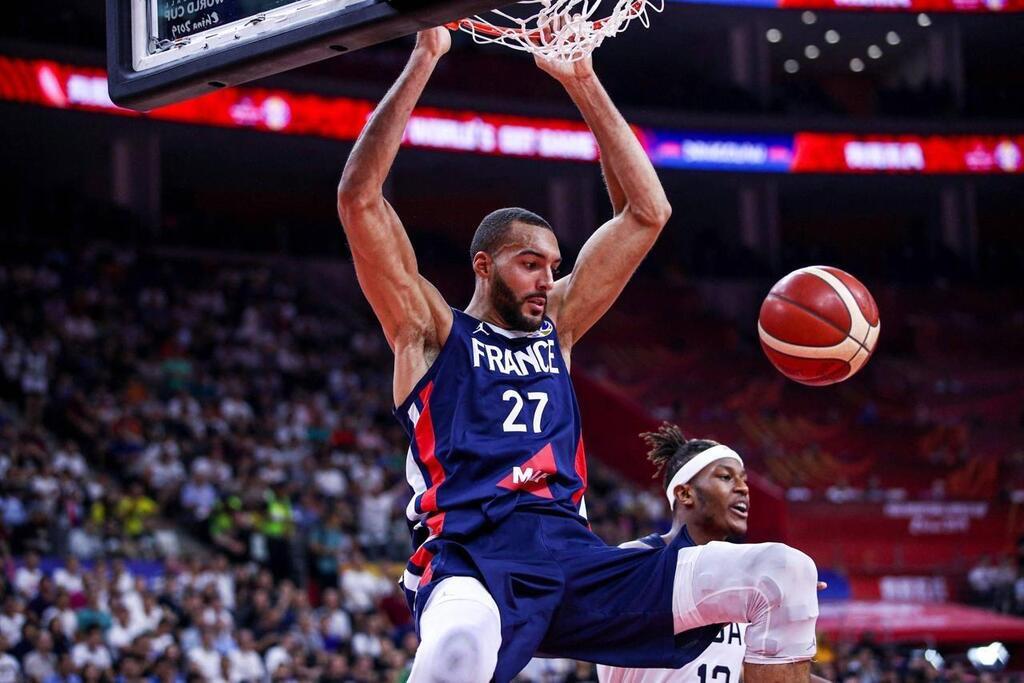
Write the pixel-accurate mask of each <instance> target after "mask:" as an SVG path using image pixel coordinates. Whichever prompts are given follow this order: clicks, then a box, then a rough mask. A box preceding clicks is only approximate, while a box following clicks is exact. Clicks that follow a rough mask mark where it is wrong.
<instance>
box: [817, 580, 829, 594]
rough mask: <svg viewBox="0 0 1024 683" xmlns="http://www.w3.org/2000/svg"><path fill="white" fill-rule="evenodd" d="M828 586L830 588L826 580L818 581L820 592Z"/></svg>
mask: <svg viewBox="0 0 1024 683" xmlns="http://www.w3.org/2000/svg"><path fill="white" fill-rule="evenodd" d="M826 588H828V584H827V583H825V582H824V581H819V582H818V592H819V593H820V592H821V591H823V590H825V589H826Z"/></svg>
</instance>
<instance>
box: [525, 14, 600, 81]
mask: <svg viewBox="0 0 1024 683" xmlns="http://www.w3.org/2000/svg"><path fill="white" fill-rule="evenodd" d="M563 26H565V17H558V18H556V19H555V20H554V21H552V22H551V23H550V24H548V25H547V26H545V27H544V28H542V29H541V34H542V35H543V38H544V40H545V41H550V40H551V37H552V35H553V34H554V33H555V32H556V31H560V30H562V27H563ZM535 40H536V39H535ZM533 60H534V61H535V62H536V63H537V66H538V67H540V69H541V70H542V71H544V72H545V73H547V74H549V75H550V76H551V77H552V78H554V79H555V80H556V81H558V82H559V83H561V84H562V85H566V84H567V83H569V82H571V81H574V80H576V81H580V80H586V79H588V78H590V77H592V76H593V75H594V62H593V61H592V60H591V58H590V55H587V56H586V57H584V58H583V59H578V60H576V61H575V62H567V61H563V60H561V59H545V58H544V57H541V56H540V55H534V56H533Z"/></svg>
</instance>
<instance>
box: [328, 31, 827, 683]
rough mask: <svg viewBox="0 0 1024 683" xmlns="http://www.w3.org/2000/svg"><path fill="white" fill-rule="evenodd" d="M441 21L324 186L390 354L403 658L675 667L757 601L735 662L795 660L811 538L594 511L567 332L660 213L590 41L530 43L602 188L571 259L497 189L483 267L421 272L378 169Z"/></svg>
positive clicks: (479, 673)
mask: <svg viewBox="0 0 1024 683" xmlns="http://www.w3.org/2000/svg"><path fill="white" fill-rule="evenodd" d="M450 40H451V38H450V36H449V35H448V32H447V31H446V30H444V29H433V30H428V31H423V32H421V33H420V34H419V36H418V37H417V42H416V47H415V49H414V50H413V53H412V56H411V57H410V59H409V63H408V65H407V66H406V68H405V70H404V71H403V72H402V75H401V76H400V77H399V78H398V81H397V82H396V83H395V85H394V86H393V87H392V88H391V90H390V91H389V92H388V94H387V95H386V96H385V97H384V99H383V100H382V101H381V103H380V105H379V106H378V107H377V109H376V111H375V112H374V114H373V116H372V117H371V118H370V120H369V121H368V123H367V125H366V127H365V128H364V130H363V132H362V133H361V134H360V136H359V139H358V140H357V142H356V145H355V148H354V149H353V150H352V154H351V156H350V157H349V160H348V162H347V163H346V165H345V171H344V173H343V174H342V179H341V184H340V186H339V191H338V209H339V215H340V217H341V221H342V223H343V225H344V227H345V232H346V235H347V236H348V240H349V244H350V247H351V249H352V255H353V261H354V263H355V268H356V275H357V276H358V279H359V283H360V286H361V287H362V289H363V292H364V294H365V295H366V298H367V299H368V300H369V302H370V305H371V307H372V308H373V310H374V312H375V314H376V315H377V318H378V319H379V320H380V323H381V326H382V327H383V330H384V335H385V337H386V338H387V341H388V343H389V344H390V346H391V348H392V350H393V351H394V354H395V371H394V387H393V390H394V397H395V405H396V408H395V414H396V416H397V417H398V419H399V420H400V421H401V423H402V425H403V426H404V428H405V429H406V431H407V432H408V434H409V437H410V441H411V446H410V451H409V459H408V462H407V468H406V469H407V478H408V479H409V483H410V485H411V486H412V488H413V493H414V495H413V498H412V500H411V501H410V502H409V506H408V508H407V512H408V516H409V519H410V521H411V522H413V523H414V524H415V529H414V540H415V542H416V545H417V550H416V552H415V553H414V555H413V556H412V558H411V559H410V561H409V564H408V568H407V571H406V574H405V579H404V584H405V588H406V590H407V595H408V597H409V599H410V604H411V606H412V608H413V611H414V614H415V617H416V621H417V624H418V628H419V633H420V637H421V643H420V648H419V650H418V652H417V654H416V659H415V662H414V665H413V670H412V673H411V676H410V680H411V681H412V683H423V682H424V681H429V682H443V683H484V682H485V681H489V680H492V678H493V680H495V681H498V683H504V682H506V681H509V680H511V679H512V678H513V677H514V676H515V675H516V673H517V672H518V671H519V670H520V669H521V668H522V667H523V666H524V665H525V664H526V663H527V662H528V661H529V659H530V658H531V656H533V655H534V653H536V652H541V653H543V654H546V655H551V656H558V657H567V658H575V659H583V660H588V661H594V662H601V663H606V664H612V665H616V666H625V667H657V666H661V667H672V668H676V667H679V666H682V665H683V664H686V663H687V662H689V661H691V660H692V659H693V658H694V657H696V656H697V655H698V654H700V652H702V651H703V650H704V649H705V647H707V645H708V643H710V642H711V641H712V640H713V639H714V638H715V636H716V635H717V633H718V631H719V630H720V627H719V626H717V625H716V624H720V623H723V622H751V626H750V627H748V632H747V638H748V641H749V642H750V643H751V646H750V647H748V653H747V662H748V664H747V667H746V669H745V674H746V676H747V680H748V681H750V682H751V683H757V682H758V681H768V680H801V679H802V680H805V681H806V680H807V677H808V673H807V672H808V664H807V660H808V659H809V658H810V657H811V656H812V655H813V654H814V651H815V646H814V622H815V619H816V617H817V598H816V595H815V591H814V581H815V574H816V570H815V567H814V564H813V562H811V560H810V558H808V557H807V556H806V555H803V554H802V553H799V552H797V551H795V550H792V549H790V548H787V547H786V546H782V545H778V544H766V545H765V546H764V547H763V548H762V549H761V551H760V552H758V553H749V554H744V555H743V556H742V557H739V556H734V555H733V554H732V553H730V552H729V551H728V550H725V551H723V552H721V553H709V552H704V553H698V552H693V550H694V549H692V548H684V547H683V544H682V543H681V542H679V541H678V538H677V541H675V542H673V543H671V544H669V545H668V546H667V547H666V548H664V549H663V550H661V551H657V552H650V551H647V550H630V549H621V548H614V547H609V546H607V545H605V544H604V543H603V542H601V540H600V539H598V538H597V537H596V536H594V535H593V534H592V533H591V532H590V530H589V528H588V527H587V523H586V519H585V517H584V509H583V506H584V503H583V494H584V491H585V489H586V463H585V457H584V449H583V440H582V435H581V432H580V417H579V410H578V407H577V404H576V398H575V395H574V393H573V389H572V385H571V382H570V380H569V365H570V355H571V351H572V348H573V346H574V345H575V344H576V343H577V342H578V341H579V339H580V338H581V337H582V336H583V334H585V333H586V331H587V330H588V329H589V328H590V327H591V326H592V325H593V324H594V323H595V322H596V321H597V320H598V319H599V318H600V317H601V316H602V315H603V314H604V312H605V311H606V310H607V309H608V307H609V306H611V304H612V303H613V302H614V300H615V299H616V297H617V296H618V295H619V292H620V291H621V290H622V288H623V287H624V286H625V284H626V282H627V281H628V279H629V277H630V275H631V274H632V273H633V271H634V270H635V269H636V267H637V265H638V264H639V263H640V261H641V259H643V257H644V255H645V254H646V253H647V252H648V250H649V249H650V248H651V246H652V245H653V244H654V241H655V240H656V239H657V237H658V234H659V233H660V232H661V230H662V227H663V226H664V225H665V223H666V221H667V220H668V218H669V213H670V208H669V204H668V201H667V199H666V197H665V193H664V190H663V189H662V187H661V184H660V183H659V182H658V177H657V175H656V174H655V172H654V169H653V167H652V166H651V164H650V161H649V159H648V158H647V155H646V154H645V152H644V150H643V148H642V147H641V145H640V143H639V141H638V140H637V139H636V137H635V136H634V135H633V133H632V131H631V130H630V128H629V126H628V125H627V124H626V122H625V120H624V119H623V118H622V116H621V115H620V114H619V112H618V111H617V110H616V108H615V106H614V104H613V103H612V101H611V99H610V98H609V97H608V95H607V93H606V92H605V91H604V89H603V87H602V86H601V84H600V82H599V81H598V79H597V76H596V75H595V74H594V71H593V68H592V66H591V63H590V61H589V59H588V60H583V61H580V62H575V63H573V64H566V63H555V62H545V61H539V62H538V65H539V66H540V68H541V69H543V70H544V71H546V72H547V73H549V74H550V75H551V76H553V77H554V78H555V79H557V80H558V81H559V82H560V83H561V84H562V85H563V86H564V87H565V90H566V92H567V93H568V94H569V96H570V97H571V98H572V100H573V101H574V102H575V103H576V105H577V107H578V108H579V110H580V113H581V114H582V115H583V118H584V119H585V120H586V122H587V124H588V125H589V126H590V128H591V130H592V131H593V133H594V136H595V138H596V140H597V143H598V145H599V146H600V149H601V160H602V161H601V163H602V169H603V171H604V174H605V181H606V184H607V186H608V192H609V195H610V197H611V202H612V207H613V210H614V215H613V217H612V218H611V219H610V220H609V221H608V222H607V223H605V224H604V225H603V226H601V227H600V228H599V229H598V230H597V231H596V232H595V233H594V234H593V235H592V236H591V237H590V238H589V239H588V240H587V242H586V244H585V245H584V246H583V249H582V250H581V251H580V254H579V257H578V259H577V263H576V268H575V269H574V270H573V272H572V273H571V274H569V275H567V276H565V277H562V278H559V279H556V273H557V271H558V267H559V264H560V263H561V254H560V252H559V249H558V241H557V240H556V239H555V235H554V232H553V230H552V228H551V226H550V225H548V223H547V222H546V221H545V220H544V219H543V218H541V217H540V216H538V215H536V214H534V213H532V212H529V211H526V210H523V209H502V210H499V211H495V212H494V213H492V214H490V215H488V216H487V217H485V218H484V219H483V221H482V222H481V224H480V226H479V227H478V228H477V230H476V233H475V234H474V236H473V240H472V243H471V246H470V258H471V261H472V267H473V272H474V275H475V278H476V288H475V291H474V293H473V297H472V299H471V300H470V302H469V305H468V306H467V307H466V309H465V311H464V312H463V311H459V310H455V309H453V308H451V307H449V306H448V304H447V303H445V301H444V299H443V298H442V297H441V295H440V293H439V292H438V291H437V290H436V289H435V288H434V287H433V286H432V285H431V284H430V283H429V282H427V281H426V280H425V279H424V278H423V277H422V276H421V275H420V274H419V270H418V267H417V263H416V256H415V254H414V253H413V250H412V246H411V244H410V242H409V238H408V236H407V235H406V233H405V230H404V228H403V227H402V224H401V222H400V220H399V218H398V216H397V215H396V213H395V211H394V210H393V209H392V207H391V205H390V204H389V203H388V202H387V201H386V200H385V199H384V197H383V194H382V186H383V183H384V180H385V177H386V176H387V174H388V172H389V170H390V168H391V165H392V163H393V161H394V158H395V155H396V154H397V152H398V148H399V145H400V143H401V140H402V135H403V131H404V129H405V126H406V124H407V122H408V120H409V117H410V115H411V112H412V110H413V107H414V106H415V104H416V102H417V100H418V99H419V96H420V94H421V93H422V91H423V88H424V86H425V85H426V82H427V80H428V78H429V76H430V75H431V73H432V72H433V70H434V67H435V66H436V64H437V62H438V60H439V59H440V58H441V56H442V55H443V54H444V53H445V52H447V51H448V49H449V47H450V44H451V43H450ZM452 201H457V197H455V196H453V197H452ZM722 545H725V546H727V547H728V544H722ZM709 548H710V546H709ZM681 549H682V550H681ZM719 596H726V597H727V599H721V598H720V597H719Z"/></svg>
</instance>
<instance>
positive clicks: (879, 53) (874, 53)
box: [868, 45, 882, 59]
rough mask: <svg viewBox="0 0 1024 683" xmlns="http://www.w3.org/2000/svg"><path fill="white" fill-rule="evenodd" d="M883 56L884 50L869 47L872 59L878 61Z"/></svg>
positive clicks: (869, 55) (875, 46)
mask: <svg viewBox="0 0 1024 683" xmlns="http://www.w3.org/2000/svg"><path fill="white" fill-rule="evenodd" d="M881 56H882V48H880V47H878V46H877V45H868V57H871V59H878V58H879V57H881Z"/></svg>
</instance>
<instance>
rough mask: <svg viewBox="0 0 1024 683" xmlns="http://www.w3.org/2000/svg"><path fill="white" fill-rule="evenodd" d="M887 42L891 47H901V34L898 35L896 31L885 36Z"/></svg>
mask: <svg viewBox="0 0 1024 683" xmlns="http://www.w3.org/2000/svg"><path fill="white" fill-rule="evenodd" d="M885 42H887V43H889V44H890V45H899V44H900V34H898V33H896V31H889V32H888V33H886V34H885Z"/></svg>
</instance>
